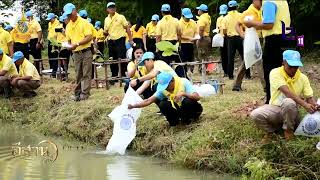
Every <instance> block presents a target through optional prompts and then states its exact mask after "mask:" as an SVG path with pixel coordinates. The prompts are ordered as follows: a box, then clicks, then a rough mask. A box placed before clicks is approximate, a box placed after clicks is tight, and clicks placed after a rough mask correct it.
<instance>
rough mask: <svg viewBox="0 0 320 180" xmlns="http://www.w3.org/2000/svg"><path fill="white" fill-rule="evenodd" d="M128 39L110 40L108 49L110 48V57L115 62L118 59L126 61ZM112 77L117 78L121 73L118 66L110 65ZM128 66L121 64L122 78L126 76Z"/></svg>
mask: <svg viewBox="0 0 320 180" xmlns="http://www.w3.org/2000/svg"><path fill="white" fill-rule="evenodd" d="M125 41H126V38H125V37H122V38H119V39H117V40H109V41H108V47H109V57H112V58H113V60H118V59H125V58H126V43H125ZM110 68H111V74H112V77H117V76H118V73H119V67H118V64H112V65H110ZM126 68H127V64H126V63H122V64H121V74H122V76H126V74H125V72H126Z"/></svg>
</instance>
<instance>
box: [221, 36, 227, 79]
mask: <svg viewBox="0 0 320 180" xmlns="http://www.w3.org/2000/svg"><path fill="white" fill-rule="evenodd" d="M220 57H221V63H222V69H223V72H224V74H228V43H227V38H226V37H224V42H223V47H220Z"/></svg>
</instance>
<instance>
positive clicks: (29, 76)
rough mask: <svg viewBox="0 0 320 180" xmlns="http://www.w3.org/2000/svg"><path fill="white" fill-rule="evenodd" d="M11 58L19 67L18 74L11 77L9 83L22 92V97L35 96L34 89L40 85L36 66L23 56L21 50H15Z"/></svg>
mask: <svg viewBox="0 0 320 180" xmlns="http://www.w3.org/2000/svg"><path fill="white" fill-rule="evenodd" d="M12 60H13V62H14V63H15V64H16V66H18V67H19V75H17V76H13V77H12V79H11V85H12V86H13V87H15V88H17V89H19V90H20V91H21V92H23V97H26V98H30V97H34V96H36V95H37V93H36V92H35V91H34V90H36V89H38V88H39V87H40V85H41V84H40V75H39V73H38V71H37V69H36V67H35V66H34V65H33V64H32V63H31V62H30V61H28V60H27V59H26V58H25V57H24V55H23V53H22V52H21V51H17V52H15V53H14V54H13V57H12Z"/></svg>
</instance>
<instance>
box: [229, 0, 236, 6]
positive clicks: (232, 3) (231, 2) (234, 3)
mask: <svg viewBox="0 0 320 180" xmlns="http://www.w3.org/2000/svg"><path fill="white" fill-rule="evenodd" d="M228 6H229V7H237V6H238V3H237V1H235V0H232V1H229V2H228Z"/></svg>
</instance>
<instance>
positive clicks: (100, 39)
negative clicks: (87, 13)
mask: <svg viewBox="0 0 320 180" xmlns="http://www.w3.org/2000/svg"><path fill="white" fill-rule="evenodd" d="M94 27H95V28H96V30H97V45H98V50H99V51H100V53H101V54H103V53H104V41H105V40H106V37H105V36H104V34H103V28H101V21H97V22H96V23H95V25H94Z"/></svg>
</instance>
